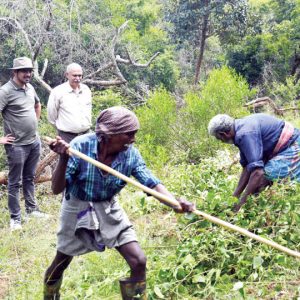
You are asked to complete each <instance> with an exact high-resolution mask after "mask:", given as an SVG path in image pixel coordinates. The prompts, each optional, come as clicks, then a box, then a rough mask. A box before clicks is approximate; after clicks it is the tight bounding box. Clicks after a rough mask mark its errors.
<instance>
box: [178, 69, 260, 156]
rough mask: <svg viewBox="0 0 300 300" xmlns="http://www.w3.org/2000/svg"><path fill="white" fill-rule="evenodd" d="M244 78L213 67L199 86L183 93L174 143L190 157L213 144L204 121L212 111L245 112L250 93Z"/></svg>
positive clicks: (232, 114) (237, 115) (212, 113)
mask: <svg viewBox="0 0 300 300" xmlns="http://www.w3.org/2000/svg"><path fill="white" fill-rule="evenodd" d="M254 93H255V91H254V90H252V91H251V90H250V89H249V86H248V84H247V82H246V81H245V80H244V79H243V78H242V77H240V76H238V75H236V74H235V73H234V72H233V71H232V70H231V69H229V68H227V67H223V68H221V69H215V70H214V71H212V72H211V73H210V76H209V78H208V80H207V81H206V83H205V84H204V85H203V87H202V89H201V90H200V91H199V92H198V91H191V92H188V93H187V94H186V95H185V98H184V100H185V104H186V105H185V107H184V108H182V109H181V111H180V113H179V122H178V123H177V130H176V132H177V133H178V134H177V138H178V141H177V144H178V145H179V146H180V148H181V149H182V150H184V152H186V153H187V154H188V158H189V160H190V161H198V160H199V159H201V158H202V157H205V156H207V154H209V153H212V150H213V149H214V148H216V145H217V144H216V141H215V140H214V139H212V138H210V137H209V136H208V132H207V125H208V123H209V120H210V119H211V118H212V117H213V116H215V115H216V114H220V113H226V114H229V115H231V116H233V117H241V116H243V115H245V114H246V110H245V109H244V108H243V104H244V102H245V100H248V99H249V98H251V97H252V96H253V95H254Z"/></svg>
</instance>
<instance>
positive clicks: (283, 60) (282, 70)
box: [228, 0, 300, 93]
mask: <svg viewBox="0 0 300 300" xmlns="http://www.w3.org/2000/svg"><path fill="white" fill-rule="evenodd" d="M299 11H300V4H299V1H277V0H273V1H268V2H263V3H262V4H261V5H256V6H254V7H252V11H251V14H250V16H251V18H250V19H251V20H250V24H255V23H256V24H259V26H256V30H253V27H250V28H249V30H248V35H247V36H246V37H245V38H244V40H243V41H242V42H241V43H240V44H239V45H235V46H233V47H231V48H229V51H228V60H229V65H230V66H231V67H233V68H235V70H236V71H237V72H238V73H240V74H241V75H243V76H244V77H245V78H247V80H248V82H249V83H250V84H251V85H254V84H260V85H261V86H262V87H263V88H264V91H265V93H271V89H270V86H272V81H279V82H282V83H283V82H285V80H286V77H288V76H290V75H296V76H297V77H296V78H295V82H296V81H298V79H299V75H298V74H299V66H300V60H299V57H300V56H299V42H300V36H299V28H300V18H299Z"/></svg>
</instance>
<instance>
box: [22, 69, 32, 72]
mask: <svg viewBox="0 0 300 300" xmlns="http://www.w3.org/2000/svg"><path fill="white" fill-rule="evenodd" d="M19 72H22V73H32V72H33V70H32V69H20V70H19Z"/></svg>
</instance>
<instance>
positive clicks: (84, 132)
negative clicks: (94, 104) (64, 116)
mask: <svg viewBox="0 0 300 300" xmlns="http://www.w3.org/2000/svg"><path fill="white" fill-rule="evenodd" d="M58 130H59V132H62V133H66V134H73V135H83V134H86V133H88V132H89V131H90V130H89V129H88V130H86V131H83V132H79V133H75V132H69V131H63V130H60V129H58Z"/></svg>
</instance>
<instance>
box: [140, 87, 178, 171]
mask: <svg viewBox="0 0 300 300" xmlns="http://www.w3.org/2000/svg"><path fill="white" fill-rule="evenodd" d="M135 112H136V114H137V116H138V118H139V121H140V124H141V129H140V130H139V133H138V136H137V143H138V145H139V149H140V151H141V153H142V155H143V157H144V158H145V160H146V161H148V162H149V163H152V164H154V165H157V166H160V165H163V164H164V163H165V162H166V161H167V160H168V159H169V151H170V150H171V148H172V147H171V144H170V142H171V140H172V139H170V137H171V136H172V135H174V131H173V128H174V124H175V121H176V103H175V100H174V99H173V97H171V95H170V94H169V93H168V92H167V91H166V90H164V89H159V90H156V91H155V92H154V93H153V94H152V95H151V96H150V98H149V99H148V101H147V103H146V104H145V105H143V106H141V107H139V108H138V109H137V110H136V111H135Z"/></svg>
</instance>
